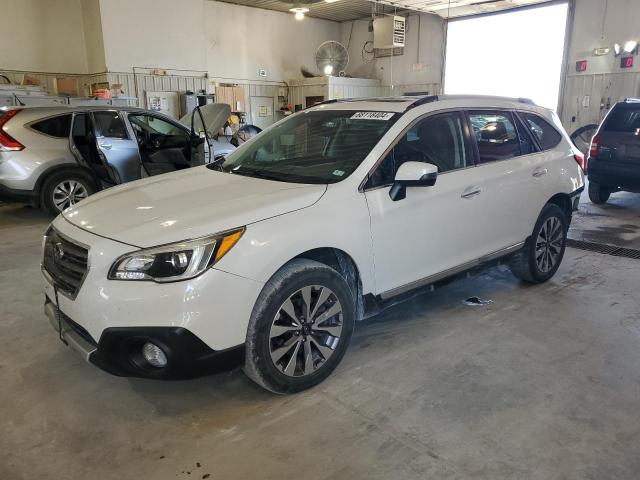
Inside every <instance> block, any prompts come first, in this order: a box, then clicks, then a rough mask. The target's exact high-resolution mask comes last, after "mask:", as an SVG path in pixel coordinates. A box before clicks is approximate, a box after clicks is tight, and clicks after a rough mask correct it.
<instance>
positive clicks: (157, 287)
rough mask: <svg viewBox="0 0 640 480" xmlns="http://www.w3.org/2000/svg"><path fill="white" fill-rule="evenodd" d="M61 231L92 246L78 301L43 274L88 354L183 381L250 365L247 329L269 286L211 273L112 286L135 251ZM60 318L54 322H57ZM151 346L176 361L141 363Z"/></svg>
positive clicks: (49, 297)
mask: <svg viewBox="0 0 640 480" xmlns="http://www.w3.org/2000/svg"><path fill="white" fill-rule="evenodd" d="M53 228H55V229H56V230H57V231H58V232H60V233H62V234H63V235H65V236H66V237H67V238H69V239H71V240H73V241H75V242H77V243H79V244H83V245H85V246H87V247H88V250H89V253H88V264H89V267H88V271H87V273H86V276H85V278H84V280H83V283H82V285H81V287H80V289H79V290H78V292H77V295H76V296H75V298H71V297H70V296H67V295H65V294H63V292H61V291H60V290H58V295H57V298H58V302H59V308H60V310H59V311H60V312H61V313H62V314H63V315H62V316H61V320H60V319H58V318H57V309H56V308H55V305H56V303H55V299H56V294H55V290H54V286H53V284H52V281H51V277H49V275H47V274H46V272H43V289H44V292H45V295H46V303H45V312H46V313H47V316H48V317H49V319H50V321H51V322H52V324H53V325H54V328H56V330H59V328H58V327H57V325H59V324H61V325H62V331H63V332H62V335H61V337H62V338H63V339H66V340H67V343H68V344H69V345H70V346H71V347H73V348H74V349H76V350H78V351H79V352H80V353H81V354H82V356H83V357H84V358H85V359H87V360H88V361H90V362H91V363H93V364H95V365H97V366H98V367H100V368H102V369H104V370H106V371H108V372H110V373H113V374H115V375H125V376H138V377H149V378H162V379H177V378H189V377H195V376H200V375H203V374H207V373H213V372H216V371H219V370H222V369H225V368H227V367H228V366H231V365H233V364H234V363H237V361H241V360H242V355H243V345H244V342H245V338H246V333H247V326H248V323H249V319H250V316H251V311H252V309H253V305H254V304H255V301H256V299H257V298H258V295H259V294H260V291H261V290H262V287H263V284H262V283H261V282H256V281H253V280H249V279H246V278H244V277H240V276H237V275H232V274H229V273H226V272H223V271H220V270H216V269H210V270H208V271H206V272H205V273H204V274H202V275H200V276H199V277H196V278H194V279H191V280H186V281H182V282H173V283H164V284H159V283H154V282H139V281H128V282H127V281H118V280H108V279H107V274H108V271H109V268H110V267H111V264H112V262H113V261H114V259H116V258H118V257H119V256H120V255H122V254H124V253H127V252H131V251H132V250H135V247H131V246H130V245H125V244H121V243H119V242H115V241H113V240H109V239H106V238H103V237H99V236H97V235H94V234H92V233H89V232H87V231H84V230H81V229H79V228H78V227H75V226H74V225H72V224H70V223H69V222H68V221H66V220H65V219H64V218H63V217H62V216H59V217H58V218H57V219H56V220H55V221H54V223H53ZM52 318H53V320H52ZM147 341H150V342H152V343H154V344H156V345H158V346H160V347H161V348H163V351H164V352H165V354H166V355H167V358H168V360H169V362H168V364H167V367H165V368H164V369H160V370H158V369H153V368H151V369H149V368H145V365H141V363H140V362H138V361H137V359H136V355H137V354H138V353H139V352H140V349H141V348H142V345H144V343H146V342H147Z"/></svg>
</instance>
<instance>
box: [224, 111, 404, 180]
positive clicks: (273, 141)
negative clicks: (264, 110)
mask: <svg viewBox="0 0 640 480" xmlns="http://www.w3.org/2000/svg"><path fill="white" fill-rule="evenodd" d="M396 117H397V114H394V113H386V112H358V111H352V110H328V111H309V112H301V113H299V114H297V115H294V116H292V117H290V118H288V119H287V120H285V121H283V122H282V123H280V124H279V125H277V126H275V127H274V128H272V129H270V130H268V131H266V132H264V133H261V134H260V135H258V136H257V137H256V138H254V139H253V140H252V141H251V142H250V143H248V144H247V145H246V146H245V147H244V148H242V149H239V150H238V151H235V152H233V153H231V154H230V155H229V156H228V157H227V158H226V159H225V161H224V163H223V164H222V169H223V170H224V171H226V172H231V173H236V174H240V175H248V176H254V177H262V178H268V179H272V180H279V181H283V182H296V183H336V182H339V181H340V180H343V179H345V178H347V177H348V176H349V175H350V174H351V173H353V171H354V170H355V169H356V168H357V167H358V165H360V163H361V162H362V161H363V160H364V159H365V157H366V156H367V155H368V153H369V152H370V151H371V149H372V148H373V147H374V146H375V145H376V144H377V143H378V141H379V140H380V138H382V136H383V135H384V134H385V133H386V131H387V130H389V128H390V127H391V125H393V123H394V122H395V120H396Z"/></svg>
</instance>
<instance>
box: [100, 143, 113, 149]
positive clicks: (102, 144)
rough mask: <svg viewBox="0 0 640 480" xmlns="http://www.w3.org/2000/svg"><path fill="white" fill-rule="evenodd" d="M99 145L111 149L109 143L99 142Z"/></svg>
mask: <svg viewBox="0 0 640 480" xmlns="http://www.w3.org/2000/svg"><path fill="white" fill-rule="evenodd" d="M100 146H101V147H102V148H104V149H105V150H111V147H112V145H111V144H110V143H101V144H100Z"/></svg>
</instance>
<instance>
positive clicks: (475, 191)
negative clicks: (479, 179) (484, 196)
mask: <svg viewBox="0 0 640 480" xmlns="http://www.w3.org/2000/svg"><path fill="white" fill-rule="evenodd" d="M481 193H482V189H481V188H480V187H468V188H465V189H464V192H462V195H461V197H462V198H464V199H467V200H469V199H471V198H473V197H475V196H478V195H480V194H481Z"/></svg>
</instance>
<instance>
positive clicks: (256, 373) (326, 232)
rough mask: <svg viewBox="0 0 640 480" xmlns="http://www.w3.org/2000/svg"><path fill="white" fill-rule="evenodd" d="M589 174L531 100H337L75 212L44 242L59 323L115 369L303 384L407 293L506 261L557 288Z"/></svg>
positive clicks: (278, 385) (94, 359) (49, 294)
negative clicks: (238, 368) (225, 373)
mask: <svg viewBox="0 0 640 480" xmlns="http://www.w3.org/2000/svg"><path fill="white" fill-rule="evenodd" d="M582 167H583V157H582V155H581V154H580V153H579V151H578V150H577V149H576V148H575V147H574V146H573V145H572V143H571V141H570V140H569V137H568V136H567V134H566V133H565V131H564V130H563V128H562V126H561V124H560V121H559V119H558V117H557V116H556V115H555V114H554V113H553V112H551V111H549V110H546V109H544V108H540V107H537V106H535V105H534V104H533V103H532V102H530V101H527V100H523V99H508V98H490V97H471V96H455V97H454V96H440V97H397V98H380V99H372V100H351V101H349V100H346V101H337V102H335V101H332V102H326V103H324V104H320V105H318V106H316V107H314V108H310V109H308V110H305V111H302V112H300V113H297V114H295V115H292V116H291V117H289V118H287V119H285V120H283V121H281V122H279V123H277V124H275V125H274V126H272V127H271V128H269V129H268V130H266V131H265V132H263V133H262V134H260V135H259V136H257V137H256V138H254V139H253V140H252V141H250V142H248V143H246V144H244V145H242V146H241V147H240V148H238V149H237V150H236V151H234V152H233V153H231V154H230V155H228V156H227V157H226V159H223V160H222V161H220V162H218V163H216V164H211V165H208V166H206V167H199V168H195V169H189V170H186V171H182V172H177V173H172V174H168V175H163V176H160V177H156V178H149V179H145V180H141V181H137V182H133V183H130V184H127V185H123V186H119V187H116V188H112V189H110V190H107V191H105V192H101V193H99V194H97V195H94V196H92V197H90V198H88V199H86V200H83V201H82V202H80V204H78V205H74V206H73V207H71V208H70V209H67V210H66V211H65V212H64V213H63V214H62V215H60V216H58V218H56V219H55V221H54V222H53V223H52V224H51V226H50V228H49V229H48V231H47V232H46V235H45V238H44V242H43V260H42V273H43V276H44V290H45V294H46V303H45V312H46V313H47V316H48V317H49V319H50V321H51V323H52V324H53V326H54V327H55V329H56V330H57V331H58V334H59V336H60V339H61V340H63V341H64V342H65V343H67V344H69V345H70V346H72V347H73V348H74V349H76V350H78V351H79V352H81V353H82V355H83V356H84V358H85V359H87V360H88V361H90V362H91V363H93V364H95V365H97V366H98V367H100V368H102V369H104V370H106V371H108V372H111V373H113V374H116V375H123V376H138V377H147V378H156V379H177V378H185V377H194V376H197V375H203V374H205V373H211V372H213V371H216V370H218V369H221V368H226V367H228V366H229V365H234V364H236V365H237V364H238V363H242V364H243V366H244V371H245V372H246V374H247V375H248V376H249V377H250V378H251V379H253V380H255V381H256V382H257V383H259V384H260V385H262V386H263V387H265V388H267V389H268V390H271V391H273V392H278V393H288V392H296V391H300V390H303V389H306V388H309V387H311V386H313V385H316V384H317V383H319V382H321V381H322V380H323V379H325V378H326V377H327V376H328V375H329V374H330V373H331V372H332V371H333V370H334V369H335V368H336V366H337V365H338V363H340V360H341V359H342V357H343V356H344V354H345V351H346V350H347V346H348V344H349V340H350V337H351V334H352V332H353V329H354V325H355V322H356V321H357V320H360V319H363V318H365V317H367V316H368V315H371V314H372V313H375V312H377V311H379V310H380V309H381V308H384V306H385V304H387V303H388V302H389V301H390V299H397V297H398V296H402V295H407V294H408V293H410V292H412V291H414V290H416V289H418V288H424V287H430V286H435V285H438V283H439V282H441V281H443V280H444V279H446V278H449V277H452V276H454V275H457V274H460V273H462V272H465V271H468V270H470V269H474V268H476V267H479V266H483V265H486V264H490V263H493V262H495V261H499V260H505V261H507V262H509V265H510V266H511V269H512V271H513V273H514V274H515V275H516V276H517V277H519V278H521V279H522V280H524V281H527V282H531V283H538V282H544V281H547V280H549V279H550V278H551V277H552V276H553V275H554V274H555V272H556V270H557V269H558V266H559V265H560V262H561V261H562V257H563V254H564V249H565V241H566V234H567V229H568V226H569V223H570V220H571V215H572V211H573V210H574V209H575V208H576V207H577V203H578V197H579V194H580V192H581V191H582V189H583V182H584V180H583V172H582Z"/></svg>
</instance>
